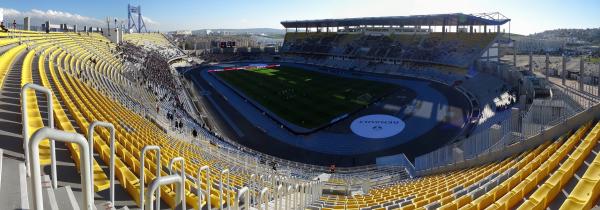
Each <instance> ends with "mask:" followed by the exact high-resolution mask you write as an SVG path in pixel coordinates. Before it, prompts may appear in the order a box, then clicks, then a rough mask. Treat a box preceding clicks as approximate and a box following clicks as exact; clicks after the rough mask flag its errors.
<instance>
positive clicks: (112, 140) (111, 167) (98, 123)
mask: <svg viewBox="0 0 600 210" xmlns="http://www.w3.org/2000/svg"><path fill="white" fill-rule="evenodd" d="M96 126H101V127H105V128H108V129H109V131H110V163H109V164H110V165H109V171H110V175H109V176H110V187H109V189H110V194H109V196H110V197H109V199H110V203H111V204H112V205H114V203H115V189H114V186H115V127H114V126H113V124H111V123H107V122H101V121H94V122H93V123H92V124H90V126H89V128H88V142H89V148H90V165H92V166H93V163H94V128H95V127H96ZM90 174H91V175H92V176H93V175H94V167H91V168H90ZM92 186H94V179H93V177H92Z"/></svg>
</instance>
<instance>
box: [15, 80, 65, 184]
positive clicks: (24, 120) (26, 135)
mask: <svg viewBox="0 0 600 210" xmlns="http://www.w3.org/2000/svg"><path fill="white" fill-rule="evenodd" d="M28 89H33V90H36V91H40V92H43V93H45V94H46V100H47V106H48V127H50V128H54V110H53V108H54V104H53V103H52V91H50V89H48V88H46V87H44V86H41V85H37V84H34V83H27V84H25V85H23V87H21V114H22V115H23V118H22V125H23V149H24V150H25V158H26V163H29V149H28V147H27V146H28V144H29V127H28V126H27V123H28V122H27V121H28V120H29V113H28V112H27V94H26V91H27V90H28ZM49 141H50V164H51V165H50V170H51V172H50V173H51V177H52V188H57V187H58V180H57V178H56V153H55V150H56V147H55V145H54V140H52V139H49ZM26 168H27V175H31V174H29V164H26Z"/></svg>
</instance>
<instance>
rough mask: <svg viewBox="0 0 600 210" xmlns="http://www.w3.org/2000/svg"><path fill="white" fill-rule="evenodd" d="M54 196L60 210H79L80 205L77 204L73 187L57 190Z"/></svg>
mask: <svg viewBox="0 0 600 210" xmlns="http://www.w3.org/2000/svg"><path fill="white" fill-rule="evenodd" d="M54 195H55V196H56V203H57V204H58V206H59V208H60V209H65V210H79V205H78V204H77V200H75V196H74V195H73V191H72V190H71V186H64V187H59V188H57V189H55V190H54Z"/></svg>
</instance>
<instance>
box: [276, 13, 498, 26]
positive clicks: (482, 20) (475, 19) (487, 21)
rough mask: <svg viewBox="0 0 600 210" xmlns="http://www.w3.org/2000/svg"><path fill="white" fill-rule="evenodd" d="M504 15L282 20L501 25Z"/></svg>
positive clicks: (286, 23)
mask: <svg viewBox="0 0 600 210" xmlns="http://www.w3.org/2000/svg"><path fill="white" fill-rule="evenodd" d="M509 21H510V19H508V18H507V17H506V16H504V15H502V14H500V13H499V12H495V13H480V14H463V13H454V14H437V15H411V16H388V17H364V18H345V19H321V20H294V21H282V22H281V25H283V27H285V28H306V27H308V28H315V27H336V26H360V25H400V26H402V25H419V26H442V25H447V26H456V25H463V26H464V25H503V24H505V23H507V22H509Z"/></svg>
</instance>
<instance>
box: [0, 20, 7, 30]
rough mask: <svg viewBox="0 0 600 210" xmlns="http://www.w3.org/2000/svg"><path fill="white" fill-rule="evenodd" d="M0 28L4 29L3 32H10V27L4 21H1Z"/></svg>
mask: <svg viewBox="0 0 600 210" xmlns="http://www.w3.org/2000/svg"><path fill="white" fill-rule="evenodd" d="M0 29H2V31H3V32H8V29H7V28H6V26H4V21H0Z"/></svg>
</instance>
